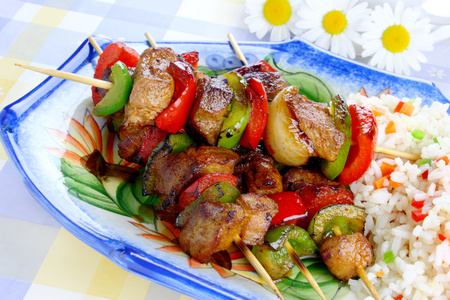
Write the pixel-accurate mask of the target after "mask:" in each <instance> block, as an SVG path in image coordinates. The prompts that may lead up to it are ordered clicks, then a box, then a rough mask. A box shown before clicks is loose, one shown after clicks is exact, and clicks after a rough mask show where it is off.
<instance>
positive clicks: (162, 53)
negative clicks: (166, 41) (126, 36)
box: [133, 47, 178, 83]
mask: <svg viewBox="0 0 450 300" xmlns="http://www.w3.org/2000/svg"><path fill="white" fill-rule="evenodd" d="M177 60H178V54H177V53H176V52H175V51H173V50H172V49H171V48H166V47H158V48H148V49H146V50H144V52H142V54H141V56H140V57H139V61H138V63H137V65H136V69H135V71H134V74H133V83H135V82H136V81H138V80H139V79H140V78H141V77H149V76H151V75H152V73H153V72H154V71H155V70H156V69H159V70H162V71H164V72H166V71H167V68H168V67H169V64H170V63H171V62H174V61H177Z"/></svg>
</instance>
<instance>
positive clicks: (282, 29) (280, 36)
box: [270, 25, 291, 42]
mask: <svg viewBox="0 0 450 300" xmlns="http://www.w3.org/2000/svg"><path fill="white" fill-rule="evenodd" d="M290 36H291V35H290V33H289V29H288V28H287V26H284V25H281V26H274V27H273V28H272V31H271V32H270V41H272V42H279V41H282V40H285V39H287V38H289V37H290Z"/></svg>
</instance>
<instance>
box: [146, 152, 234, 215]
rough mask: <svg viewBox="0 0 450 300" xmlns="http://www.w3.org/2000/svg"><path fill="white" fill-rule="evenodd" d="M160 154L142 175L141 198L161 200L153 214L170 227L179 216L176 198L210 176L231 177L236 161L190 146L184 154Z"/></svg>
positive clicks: (226, 156)
mask: <svg viewBox="0 0 450 300" xmlns="http://www.w3.org/2000/svg"><path fill="white" fill-rule="evenodd" d="M160 153H161V154H158V155H157V156H156V157H155V158H153V160H152V162H151V163H150V164H149V166H148V168H147V170H146V173H145V175H144V194H146V195H149V194H158V195H160V196H161V201H160V203H159V205H158V207H157V208H156V210H155V211H156V214H157V215H158V217H159V218H160V219H162V220H164V221H168V222H171V223H174V222H175V219H176V217H177V215H178V214H179V213H180V211H179V208H178V198H179V196H180V194H181V193H182V192H183V191H184V190H185V189H186V188H187V187H188V186H189V185H190V184H192V183H193V182H194V181H195V180H196V179H198V178H200V177H201V176H203V175H206V174H210V173H227V174H231V172H232V171H233V168H234V165H235V164H236V161H237V159H238V155H237V154H236V153H234V152H233V151H231V150H228V149H225V148H219V147H212V146H201V147H199V148H197V147H195V146H191V147H189V148H188V149H187V150H186V152H180V153H170V154H166V153H164V151H161V152H160Z"/></svg>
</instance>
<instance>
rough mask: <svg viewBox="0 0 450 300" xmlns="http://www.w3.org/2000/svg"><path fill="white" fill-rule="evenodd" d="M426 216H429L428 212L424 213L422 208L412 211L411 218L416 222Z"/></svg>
mask: <svg viewBox="0 0 450 300" xmlns="http://www.w3.org/2000/svg"><path fill="white" fill-rule="evenodd" d="M426 217H428V214H424V213H422V210H421V209H419V210H413V211H412V212H411V218H412V219H413V220H414V221H416V222H420V221H423V220H424V219H425V218H426Z"/></svg>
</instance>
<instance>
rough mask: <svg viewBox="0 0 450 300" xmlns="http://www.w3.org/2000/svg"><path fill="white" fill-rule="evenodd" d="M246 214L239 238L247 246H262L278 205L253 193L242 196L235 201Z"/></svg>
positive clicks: (263, 196)
mask: <svg viewBox="0 0 450 300" xmlns="http://www.w3.org/2000/svg"><path fill="white" fill-rule="evenodd" d="M236 204H238V205H240V206H242V208H243V209H244V210H245V213H246V214H247V219H246V221H245V222H244V225H243V227H242V231H241V238H242V240H243V241H244V243H246V244H247V245H262V244H263V242H264V236H265V234H266V232H267V230H268V229H269V226H270V223H271V222H272V218H273V216H275V215H276V214H277V213H278V204H277V203H276V202H275V201H273V200H272V199H270V198H269V197H268V196H265V195H259V194H255V193H249V194H242V195H241V196H239V198H238V199H237V200H236Z"/></svg>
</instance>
